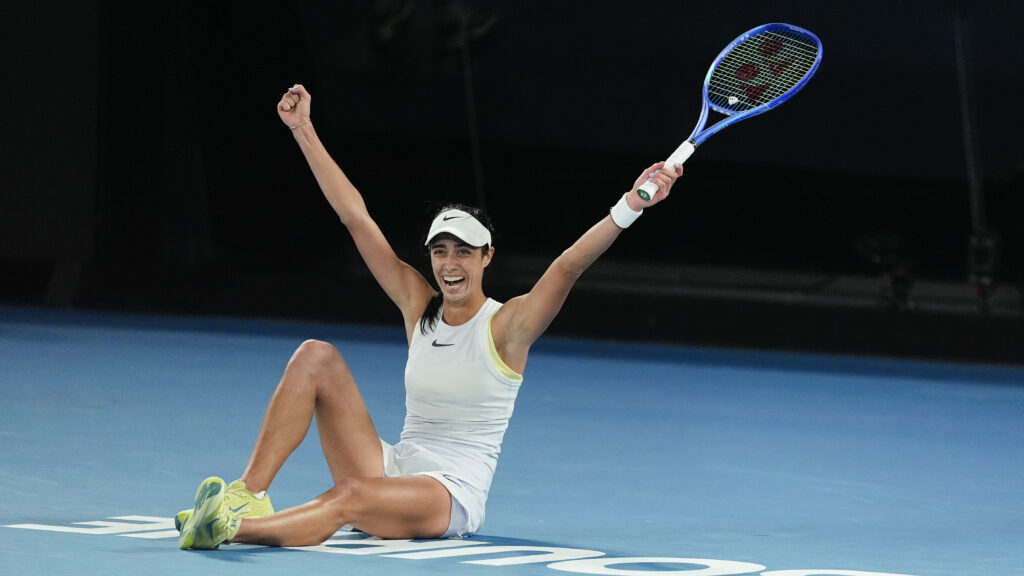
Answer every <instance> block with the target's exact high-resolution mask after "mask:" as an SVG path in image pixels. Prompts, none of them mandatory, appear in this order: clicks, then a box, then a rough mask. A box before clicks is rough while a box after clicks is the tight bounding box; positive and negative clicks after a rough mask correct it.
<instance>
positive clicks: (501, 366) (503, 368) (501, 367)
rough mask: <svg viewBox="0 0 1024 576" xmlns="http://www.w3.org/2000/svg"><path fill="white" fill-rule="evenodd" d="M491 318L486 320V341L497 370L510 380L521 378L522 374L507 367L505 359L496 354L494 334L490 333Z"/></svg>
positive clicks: (492, 318)
mask: <svg viewBox="0 0 1024 576" xmlns="http://www.w3.org/2000/svg"><path fill="white" fill-rule="evenodd" d="M491 320H494V317H493V316H492V317H490V318H489V319H488V320H487V343H488V344H490V346H491V358H492V359H493V360H494V365H495V366H497V367H498V371H499V372H501V374H502V376H504V377H506V378H510V379H512V380H522V379H523V375H522V374H520V373H518V372H516V371H515V370H513V369H511V368H509V367H508V364H505V361H504V360H502V359H501V355H500V354H498V347H497V346H495V345H494V334H491Z"/></svg>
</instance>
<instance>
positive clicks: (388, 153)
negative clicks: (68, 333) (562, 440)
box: [0, 0, 1024, 361]
mask: <svg viewBox="0 0 1024 576" xmlns="http://www.w3.org/2000/svg"><path fill="white" fill-rule="evenodd" d="M459 5H460V3H457V2H443V1H441V0H436V1H419V2H400V1H398V0H377V1H369V0H367V1H358V2H303V3H297V4H295V5H291V6H287V7H280V6H269V5H258V4H252V3H199V2H188V3H120V2H115V3H108V2H46V1H44V2H37V3H31V4H23V5H18V6H6V5H5V6H4V7H3V8H0V10H2V13H0V18H2V21H3V24H2V26H3V29H2V32H3V38H2V40H0V41H2V42H3V49H4V50H3V54H4V56H3V59H4V67H3V70H4V72H3V86H4V91H3V93H4V94H5V96H6V99H7V106H6V107H5V109H6V114H5V118H4V125H5V129H4V133H5V138H4V153H3V155H2V160H0V162H2V163H3V164H2V171H0V173H2V180H0V183H2V191H0V302H2V303H11V304H28V305H41V306H56V307H68V306H70V307H75V308H84V309H107V310H129V311H154V312H169V313H187V314H231V315H245V316H269V317H288V318H310V319H320V320H329V321H361V322H377V323H397V322H398V317H397V314H396V313H394V312H393V311H392V310H391V307H390V305H389V303H388V302H387V301H386V299H385V298H384V296H383V295H382V294H381V293H380V291H379V289H377V288H376V287H375V285H374V284H373V282H372V279H370V278H369V277H368V276H367V274H366V273H365V272H364V271H363V270H362V266H361V264H360V262H359V259H358V256H357V255H356V254H355V252H354V250H353V249H352V247H351V246H350V242H349V241H348V239H347V235H346V234H345V232H344V229H343V228H342V227H341V226H340V225H339V224H338V222H337V219H336V217H335V216H334V215H333V213H331V211H330V209H329V207H328V206H327V204H326V202H325V201H324V200H323V199H322V197H321V196H320V193H319V191H318V189H317V187H316V183H315V181H314V180H313V179H312V177H311V176H310V174H309V173H308V169H307V168H306V167H305V164H304V161H303V160H302V157H301V155H300V154H299V152H298V150H297V147H296V146H295V145H294V143H293V142H292V140H291V136H290V134H289V133H288V130H287V128H285V127H284V126H283V125H282V124H281V123H280V121H279V120H278V118H277V116H276V113H275V111H274V106H275V104H276V102H277V100H278V98H279V97H280V95H281V93H282V92H283V91H284V90H285V89H286V88H287V87H288V86H290V85H291V84H293V83H295V82H302V83H304V84H305V85H306V86H307V87H308V88H309V90H310V91H311V92H312V94H313V97H314V101H313V119H314V123H315V125H316V126H317V129H318V132H319V133H320V135H321V138H322V139H323V140H324V141H325V143H326V145H327V147H328V148H329V150H330V151H331V152H332V154H333V155H334V156H335V158H336V159H337V160H338V161H339V163H340V164H341V165H342V166H343V167H344V168H345V170H346V171H347V172H348V173H349V175H350V176H351V178H352V179H353V180H354V181H355V183H356V184H357V186H359V187H360V189H361V190H362V191H363V193H364V195H365V196H366V197H367V202H368V205H369V207H370V210H371V212H372V213H373V215H374V216H375V217H376V218H377V220H378V222H379V223H380V224H381V227H382V228H383V229H384V231H385V233H386V234H387V235H388V237H389V239H390V240H391V241H392V244H393V245H394V246H395V249H396V250H397V251H398V252H399V254H400V255H401V256H403V257H405V258H407V259H409V260H410V261H411V262H414V263H416V264H417V265H419V266H421V267H422V266H423V265H425V261H424V260H425V259H424V258H423V257H422V255H421V250H420V249H419V248H418V245H419V241H420V237H421V235H422V233H423V231H424V228H425V225H426V223H427V215H428V213H429V211H430V210H431V209H432V208H433V207H434V206H436V204H437V203H438V202H442V201H460V202H466V203H471V204H484V205H485V206H486V207H487V208H488V209H489V210H490V211H491V213H492V217H493V219H494V220H495V224H496V226H497V228H498V236H497V240H496V245H497V248H498V259H497V260H496V263H495V266H494V269H493V270H492V272H493V274H492V276H491V279H490V280H489V284H488V292H489V293H491V294H493V295H495V296H496V297H499V298H507V297H509V296H511V295H513V294H515V293H518V292H520V291H522V290H524V289H527V288H528V287H529V284H530V282H531V281H532V280H533V279H535V278H536V276H537V274H539V272H540V270H541V269H542V268H539V267H538V266H539V264H538V263H543V262H545V261H548V260H550V259H552V258H553V257H554V256H556V255H557V254H558V253H559V252H560V251H561V250H562V249H564V248H565V247H567V246H568V245H569V243H571V242H572V241H573V240H574V239H575V238H576V237H578V235H579V234H580V233H581V232H582V231H584V230H585V229H586V228H587V227H588V226H589V225H591V224H592V223H593V222H594V221H596V220H597V219H598V218H600V217H602V216H603V214H605V213H606V211H607V207H608V206H609V205H610V204H611V203H613V202H614V200H615V199H616V197H617V196H618V195H619V194H621V193H622V192H623V191H624V190H626V189H627V188H628V187H629V186H630V184H631V183H632V180H633V179H634V178H635V177H636V175H637V174H638V173H639V171H640V170H641V169H643V168H644V167H645V166H647V165H649V164H650V163H651V162H653V161H656V160H658V159H660V158H662V157H663V156H664V155H666V154H667V153H668V152H670V151H671V150H672V149H673V148H674V147H675V146H676V145H677V144H678V143H679V141H681V140H682V139H683V138H684V137H685V136H686V135H687V134H688V133H689V131H690V128H691V126H692V123H693V121H694V120H695V118H696V113H697V111H698V106H699V102H700V100H699V99H700V92H699V87H700V82H701V80H702V79H703V76H704V73H705V71H706V69H707V66H708V64H709V63H710V61H711V59H712V58H713V57H714V55H715V54H717V53H718V51H719V50H721V48H722V47H723V46H724V45H725V44H726V43H727V42H728V41H730V40H731V39H732V38H733V37H735V36H736V35H737V34H738V33H740V32H742V31H744V30H746V29H749V28H752V27H753V26H756V25H758V24H761V23H764V22H770V21H784V22H791V23H794V24H797V25H800V26H804V27H806V28H808V29H811V30H812V31H814V32H815V33H817V34H818V35H819V36H820V37H821V39H822V41H823V43H824V46H825V50H824V54H825V56H824V60H823V64H822V66H821V68H820V70H819V72H818V75H817V76H816V77H815V78H814V79H813V80H812V82H811V83H810V84H809V85H808V87H807V88H806V89H805V90H804V91H803V92H802V93H800V94H799V95H798V96H796V97H795V98H794V99H793V100H791V101H790V102H788V103H786V105H785V106H783V107H781V108H779V109H778V110H776V111H773V112H772V113H770V114H768V115H766V116H762V117H759V118H755V119H753V120H750V121H749V122H745V123H743V124H740V125H738V126H736V127H733V128H730V129H729V130H726V131H725V132H722V133H721V134H719V135H717V136H715V137H714V138H712V139H711V140H709V141H708V142H707V143H706V144H705V145H704V146H703V147H702V148H701V149H700V150H699V151H698V153H697V155H695V156H694V157H693V159H692V160H691V161H690V162H689V163H688V167H687V175H686V177H685V178H684V180H683V181H682V182H681V183H680V185H679V186H678V188H677V190H676V191H675V192H676V193H675V195H674V196H673V197H672V199H671V201H670V202H667V203H665V204H664V205H662V206H659V207H657V208H656V209H653V210H651V211H649V214H645V215H644V217H643V218H642V219H641V220H640V222H639V223H638V225H637V226H635V227H634V228H633V229H630V230H629V231H628V232H627V233H625V234H624V235H623V237H622V238H621V240H620V241H619V242H618V243H617V244H616V245H615V246H614V247H613V248H612V250H611V251H610V253H609V254H608V255H607V256H606V258H605V259H604V260H603V261H602V263H601V264H602V266H603V268H600V269H597V270H595V276H594V278H596V280H594V279H592V282H591V283H590V284H588V285H586V286H584V287H583V288H582V289H581V290H580V293H579V294H578V295H574V297H573V299H571V300H570V303H569V304H568V305H567V308H566V313H565V316H564V317H563V318H560V319H559V321H558V322H557V323H556V325H555V326H553V330H554V331H555V332H556V333H565V334H593V335H596V336H601V337H648V338H658V339H664V340H677V341H685V342H691V343H706V344H729V345H749V346H768V347H786V348H804V349H824V350H832V351H841V352H848V351H851V352H870V353H883V354H885V353H894V354H914V355H932V356H934V355H949V354H951V351H956V350H960V351H961V352H962V353H961V354H959V355H960V356H963V357H969V358H982V359H986V358H988V359H996V360H1008V361H1018V353H1019V351H1020V349H1021V344H1019V343H1018V342H1019V341H1020V339H1019V338H1018V335H1019V334H1020V322H1021V320H1020V305H1019V302H1020V295H1019V293H1020V287H1021V285H1022V275H1024V267H1022V254H1024V237H1022V234H1024V230H1022V226H1021V222H1022V219H1024V201H1022V196H1021V193H1022V191H1024V190H1022V188H1024V177H1022V171H1024V142H1022V139H1021V138H1020V137H1019V136H1018V134H1017V131H1018V130H1019V127H1021V126H1022V125H1024V122H1022V116H1024V112H1022V111H1021V107H1020V106H1019V105H1018V104H1019V101H1020V95H1021V94H1022V93H1024V81H1022V75H1024V58H1022V57H1021V56H1020V54H1019V51H1018V50H1017V49H1016V48H1015V43H1014V42H1013V40H1014V38H1013V34H1014V31H1015V29H1014V25H1015V23H1016V22H1019V21H1020V20H1021V17H1022V16H1024V8H1022V7H1021V5H1020V4H1019V3H1013V2H1009V1H1006V2H998V1H995V2H984V3H962V4H959V3H956V2H952V1H944V2H918V1H914V2H900V3H889V2H883V1H867V2H858V3H822V2H809V1H791V2H747V1H741V2H736V3H732V4H730V5H729V6H728V8H727V9H723V8H722V7H721V6H719V5H714V6H712V5H706V4H704V3H690V2H679V1H671V2H670V1H649V2H620V1H616V2H611V1H589V2H582V1H579V2H568V1H566V2H546V1H542V0H524V1H513V0H504V1H491V2H487V1H483V0H479V1H476V2H469V1H467V2H465V3H463V4H461V5H463V6H468V7H469V9H470V10H469V13H468V14H469V18H468V22H469V24H470V30H471V32H473V33H476V34H477V35H475V36H473V37H472V38H471V39H470V41H469V43H468V44H467V46H468V49H466V50H461V49H460V48H459V44H458V43H457V42H456V41H455V40H456V36H455V35H454V33H453V30H456V29H457V27H456V26H454V25H453V20H452V18H451V12H450V10H451V8H452V6H459ZM958 10H962V12H958ZM957 14H960V17H961V20H960V21H961V22H963V23H964V31H965V36H966V38H967V40H968V52H967V57H968V60H967V64H968V66H967V67H966V70H967V77H968V80H969V81H970V84H969V86H970V91H969V93H968V94H969V96H970V97H971V100H970V103H971V104H972V108H971V112H972V113H973V114H974V117H973V119H974V126H975V127H976V148H975V151H976V157H977V166H978V174H979V175H980V177H981V183H982V186H981V191H982V192H983V193H984V196H983V200H984V202H983V211H982V212H980V213H974V214H972V207H971V203H970V195H969V185H968V168H967V164H966V161H965V142H964V136H963V119H964V116H963V114H962V107H961V105H962V100H961V97H960V95H961V93H960V91H959V90H958V83H957V66H956V52H955V50H954V22H955V20H956V19H957ZM392 24H393V25H392ZM467 72H468V74H467ZM979 222H980V223H982V224H985V225H986V228H987V230H989V231H990V232H991V233H992V237H994V238H997V239H998V244H997V246H998V250H989V249H987V248H986V246H988V244H984V243H983V245H982V247H981V249H976V250H974V251H973V252H972V250H971V249H970V245H971V239H972V236H977V234H976V232H977V230H976V229H975V228H977V226H976V225H977V224H979ZM986 237H987V236H986ZM972 258H973V260H972ZM979 260H980V261H981V264H985V263H994V267H993V268H992V270H991V277H992V279H993V286H994V291H993V292H992V294H991V298H989V299H988V300H986V302H989V304H988V305H985V304H984V303H978V302H976V301H975V300H976V298H975V292H974V290H975V287H974V282H972V279H971V274H972V272H973V273H975V276H977V272H978V268H979V267H978V266H977V265H975V266H972V264H971V263H972V261H973V262H975V263H976V264H977V263H978V261H979ZM982 268H984V266H982ZM983 271H985V270H983ZM709 278H711V279H713V280H709ZM624 279H625V281H624ZM842 279H854V280H856V281H857V282H860V283H859V284H857V282H853V283H854V284H856V285H858V286H867V287H868V288H867V289H866V290H867V294H868V296H867V298H866V299H865V297H864V296H863V294H860V295H859V296H857V297H854V295H851V294H850V293H844V292H843V288H842V286H845V285H848V284H849V282H847V283H845V284H844V282H843V281H842ZM659 288H663V289H662V290H659ZM862 292H863V289H862ZM624 301H625V302H626V303H625V304H623V302H624ZM851 302H853V304H851ZM620 307H621V309H620ZM610 310H612V311H614V310H618V311H619V312H620V313H614V314H613V313H607V314H595V311H600V312H608V311H610ZM631 317H632V318H633V319H634V320H635V322H634V323H633V324H629V323H627V322H626V320H627V319H629V318H631ZM637 326H642V327H643V329H642V330H640V329H638V328H637ZM972 346H973V347H974V348H972ZM952 355H953V356H957V354H952Z"/></svg>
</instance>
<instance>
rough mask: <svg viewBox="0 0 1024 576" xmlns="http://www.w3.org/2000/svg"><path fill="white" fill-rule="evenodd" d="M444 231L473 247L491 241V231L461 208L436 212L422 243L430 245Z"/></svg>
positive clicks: (487, 243)
mask: <svg viewBox="0 0 1024 576" xmlns="http://www.w3.org/2000/svg"><path fill="white" fill-rule="evenodd" d="M445 232H447V233H449V234H451V235H452V236H455V237H456V238H458V239H459V240H462V241H463V242H465V243H466V244H467V245H469V246H472V247H474V248H479V247H481V246H484V245H489V244H490V243H491V231H490V230H488V229H487V227H486V226H484V225H483V224H481V223H480V221H479V220H477V219H476V218H474V217H473V216H471V215H470V214H468V213H466V212H463V211H462V210H446V211H444V212H442V213H440V214H438V216H437V218H434V221H433V222H432V223H431V224H430V232H428V233H427V241H426V242H425V243H424V245H425V246H430V241H431V240H433V239H434V238H435V237H437V235H438V234H443V233H445Z"/></svg>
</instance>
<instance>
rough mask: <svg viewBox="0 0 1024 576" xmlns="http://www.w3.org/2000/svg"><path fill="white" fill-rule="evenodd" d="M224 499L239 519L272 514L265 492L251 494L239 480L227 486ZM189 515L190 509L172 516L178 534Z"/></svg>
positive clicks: (272, 506) (272, 510)
mask: <svg viewBox="0 0 1024 576" xmlns="http://www.w3.org/2000/svg"><path fill="white" fill-rule="evenodd" d="M224 498H225V499H226V500H227V501H228V507H230V508H231V510H232V511H234V512H235V513H237V514H238V515H239V517H240V518H252V517H257V516H270V515H271V514H273V513H274V505H273V504H271V503H270V496H269V495H267V493H266V491H263V492H259V493H257V494H253V493H252V492H249V490H248V489H247V488H246V487H245V482H242V481H241V480H235V481H234V482H232V483H231V484H228V488H227V494H226V495H225V496H224ZM191 515H192V508H189V509H187V510H182V511H181V512H178V513H177V514H176V515H175V516H174V529H175V530H177V531H178V532H179V533H180V532H181V527H182V526H184V525H185V522H186V521H188V518H189V516H191Z"/></svg>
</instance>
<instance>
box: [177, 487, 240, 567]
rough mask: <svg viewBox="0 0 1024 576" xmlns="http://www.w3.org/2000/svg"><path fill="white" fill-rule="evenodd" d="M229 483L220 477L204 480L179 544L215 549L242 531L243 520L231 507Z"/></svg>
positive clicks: (187, 546) (197, 491)
mask: <svg viewBox="0 0 1024 576" xmlns="http://www.w3.org/2000/svg"><path fill="white" fill-rule="evenodd" d="M226 493H227V485H225V484H224V481H223V480H221V479H220V478H217V477H210V478H207V479H206V480H203V482H202V484H200V485H199V488H198V489H197V490H196V500H195V502H196V507H195V508H193V509H192V514H191V515H190V516H189V517H188V518H187V519H186V520H185V523H184V524H183V525H182V526H181V534H180V535H179V536H178V546H179V547H180V548H181V549H183V550H184V549H187V548H195V549H202V550H213V549H216V548H217V547H219V546H220V544H221V542H224V541H225V540H230V539H231V538H232V537H233V536H234V535H235V534H237V533H238V527H239V526H240V525H241V523H242V519H241V518H239V517H238V516H237V515H235V514H233V513H232V512H231V509H230V508H229V507H228V502H227V498H225V496H226Z"/></svg>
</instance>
